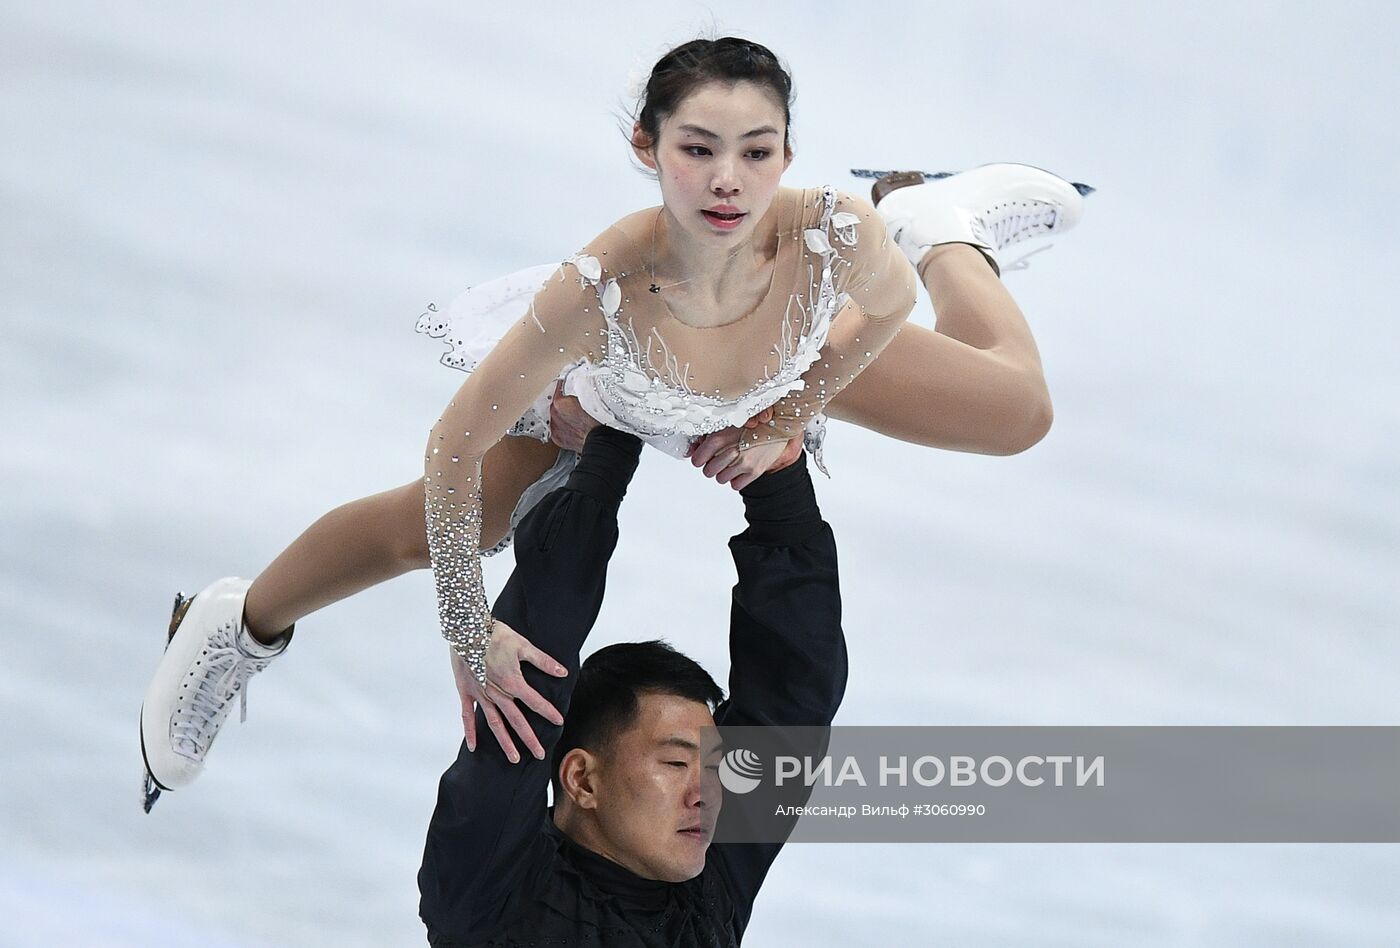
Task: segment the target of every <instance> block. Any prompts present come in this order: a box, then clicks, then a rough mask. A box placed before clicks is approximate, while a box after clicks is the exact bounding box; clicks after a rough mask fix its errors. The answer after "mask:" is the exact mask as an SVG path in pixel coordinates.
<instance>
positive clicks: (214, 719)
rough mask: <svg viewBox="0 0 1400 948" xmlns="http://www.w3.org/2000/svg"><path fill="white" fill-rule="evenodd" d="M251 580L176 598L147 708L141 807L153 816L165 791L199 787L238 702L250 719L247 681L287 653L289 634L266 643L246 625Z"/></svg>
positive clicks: (224, 582) (143, 711) (225, 582)
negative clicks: (245, 603)
mask: <svg viewBox="0 0 1400 948" xmlns="http://www.w3.org/2000/svg"><path fill="white" fill-rule="evenodd" d="M251 585H252V582H251V581H249V580H246V579H221V580H219V581H217V582H215V583H212V584H211V585H210V586H209V587H208V588H206V589H205V590H204V591H203V592H201V593H199V595H197V596H195V597H194V598H193V599H186V598H185V597H184V596H183V595H176V597H175V611H174V614H173V615H171V617H170V635H169V638H168V639H167V641H166V646H165V656H164V657H163V658H162V659H161V661H160V665H159V666H158V667H157V668H156V674H155V677H154V678H153V679H152V680H151V684H150V687H148V688H147V689H146V699H145V701H144V702H143V703H142V705H141V755H142V757H143V758H145V762H146V777H145V781H144V783H143V785H142V797H143V799H142V806H143V808H144V809H145V811H146V812H147V813H149V812H151V807H152V806H154V805H155V802H156V799H157V798H158V797H159V796H160V792H161V791H162V790H175V789H178V788H180V787H183V786H185V785H186V784H188V783H190V782H192V781H193V780H194V779H195V778H196V777H198V776H199V773H200V771H201V770H203V769H204V758H205V756H206V755H207V754H208V753H209V746H210V745H211V744H213V743H214V738H215V737H217V736H218V734H219V729H220V728H221V727H223V724H224V719H225V718H227V717H228V712H229V709H230V707H232V705H233V701H234V699H237V700H238V702H239V705H240V709H241V711H240V713H241V717H240V720H246V719H247V717H248V679H250V678H252V677H253V676H254V675H256V674H257V673H258V672H260V671H262V670H263V669H264V668H266V667H267V666H268V665H269V664H270V663H271V662H272V660H273V659H274V658H276V657H277V656H278V655H281V654H282V652H283V650H285V649H286V647H287V643H288V642H289V641H291V637H292V630H291V629H288V630H287V631H286V632H285V633H283V635H282V636H281V637H280V638H279V639H278V640H277V642H276V643H275V644H273V645H264V644H262V643H261V642H259V641H258V640H257V639H255V638H253V637H252V635H250V634H249V632H248V629H247V628H246V627H245V626H244V624H243V600H244V599H245V597H246V596H247V593H248V587H249V586H251Z"/></svg>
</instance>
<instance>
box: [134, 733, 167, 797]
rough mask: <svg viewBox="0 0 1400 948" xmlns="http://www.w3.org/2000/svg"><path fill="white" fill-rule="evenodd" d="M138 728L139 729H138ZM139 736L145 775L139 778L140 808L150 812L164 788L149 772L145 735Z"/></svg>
mask: <svg viewBox="0 0 1400 948" xmlns="http://www.w3.org/2000/svg"><path fill="white" fill-rule="evenodd" d="M138 730H139V729H138ZM140 736H141V765H142V768H143V769H144V770H145V775H144V776H143V777H142V778H141V809H142V811H143V812H146V813H149V812H151V807H153V806H155V805H156V801H157V800H159V799H160V792H161V791H162V790H164V789H165V788H164V787H162V786H161V785H160V784H159V783H157V782H156V778H155V775H154V774H152V773H151V765H150V764H149V763H148V762H147V761H146V735H145V734H144V733H143V734H141V735H140Z"/></svg>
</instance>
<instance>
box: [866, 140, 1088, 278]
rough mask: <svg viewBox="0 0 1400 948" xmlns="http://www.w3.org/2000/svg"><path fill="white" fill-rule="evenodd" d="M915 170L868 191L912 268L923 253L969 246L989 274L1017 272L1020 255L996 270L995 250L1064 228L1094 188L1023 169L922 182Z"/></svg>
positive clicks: (1005, 167)
mask: <svg viewBox="0 0 1400 948" xmlns="http://www.w3.org/2000/svg"><path fill="white" fill-rule="evenodd" d="M926 177H927V176H926V175H925V174H924V173H923V172H920V171H896V172H892V173H890V174H887V175H884V176H883V177H881V178H880V179H879V180H878V181H876V182H875V184H874V186H873V187H872V188H871V189H870V195H871V198H872V200H873V201H874V202H875V207H876V209H877V210H878V211H879V212H880V216H882V217H883V218H884V219H885V226H886V227H887V228H888V229H889V232H890V237H891V238H893V240H894V241H895V243H897V244H898V245H899V249H901V250H903V251H904V255H905V256H906V257H908V258H909V262H910V263H912V264H914V266H915V267H917V266H918V265H919V261H920V260H922V259H923V256H924V254H925V253H926V252H927V251H928V249H929V248H930V247H933V246H936V245H938V244H952V243H959V244H971V245H972V246H974V247H976V248H977V249H978V250H980V251H982V253H983V254H984V255H985V256H986V258H987V260H988V261H989V262H990V263H991V265H992V269H994V270H996V272H997V275H998V276H1000V275H1001V274H1002V272H1003V271H1010V270H1023V269H1025V267H1026V263H1025V261H1026V259H1027V258H1028V257H1030V256H1032V254H1034V253H1039V252H1040V250H1048V249H1050V248H1049V246H1045V247H1041V248H1040V250H1036V251H1033V252H1032V254H1026V255H1025V256H1023V257H1021V258H1020V259H1018V260H1016V261H1015V262H1013V263H1011V264H1008V265H1007V266H1005V267H1003V266H1002V265H1001V260H1000V257H999V256H998V255H999V254H1000V252H1001V251H1002V250H1004V249H1005V248H1007V247H1010V246H1011V245H1012V244H1015V243H1019V242H1020V241H1023V240H1027V239H1029V238H1032V237H1040V236H1044V235H1049V234H1059V233H1063V232H1064V231H1067V230H1069V229H1070V228H1071V227H1073V226H1074V225H1075V224H1076V223H1078V221H1079V216H1080V214H1081V213H1082V211H1083V207H1084V198H1085V196H1087V195H1089V194H1091V193H1093V190H1094V189H1093V188H1091V187H1089V186H1088V185H1085V184H1071V183H1070V182H1068V181H1066V180H1064V179H1063V178H1059V177H1056V176H1055V175H1053V174H1051V173H1050V172H1048V171H1042V170H1040V169H1039V168H1032V167H1031V166H1030V165H1017V164H994V165H982V166H981V167H980V168H973V169H972V170H971V171H964V172H962V173H960V174H953V175H943V176H938V177H936V178H935V180H926Z"/></svg>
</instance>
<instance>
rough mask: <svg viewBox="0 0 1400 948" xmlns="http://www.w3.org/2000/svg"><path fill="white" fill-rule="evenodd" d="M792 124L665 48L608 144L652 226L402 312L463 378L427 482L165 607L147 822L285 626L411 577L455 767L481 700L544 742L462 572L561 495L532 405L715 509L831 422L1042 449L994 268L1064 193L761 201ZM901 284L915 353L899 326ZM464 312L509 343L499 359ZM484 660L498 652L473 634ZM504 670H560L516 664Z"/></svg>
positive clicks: (749, 51) (560, 471)
mask: <svg viewBox="0 0 1400 948" xmlns="http://www.w3.org/2000/svg"><path fill="white" fill-rule="evenodd" d="M791 101H792V85H791V80H790V78H789V76H788V74H787V72H786V71H785V70H784V69H783V67H782V66H781V65H780V64H779V62H778V60H777V58H776V57H775V56H774V55H773V53H772V52H770V51H769V50H768V49H766V48H765V47H763V46H759V45H758V44H756V43H752V42H749V41H747V40H742V39H736V38H733V37H725V38H722V39H717V40H704V39H701V40H694V41H692V42H689V43H686V44H684V45H682V46H679V47H677V48H676V49H673V50H672V51H670V52H669V53H667V54H666V55H665V56H663V57H662V58H661V59H660V61H658V62H657V64H656V66H655V67H654V69H653V70H652V73H651V76H650V78H649V80H648V82H647V86H646V91H645V93H644V94H643V97H642V99H641V102H640V103H639V105H640V109H639V112H638V114H637V121H636V123H635V125H634V127H633V132H632V147H633V150H634V153H635V154H636V156H637V158H638V159H639V160H640V161H641V162H642V163H643V164H645V165H646V166H647V167H648V168H650V169H652V170H654V171H655V173H656V176H657V179H658V182H659V184H660V186H661V196H662V205H661V206H660V207H653V208H647V209H645V210H642V211H638V212H636V213H633V214H629V215H627V216H626V217H623V218H622V219H620V220H619V221H617V223H616V224H614V225H613V226H611V227H609V228H608V229H607V230H605V231H604V232H603V233H602V234H600V235H599V236H598V237H597V238H595V239H594V240H593V241H591V242H590V243H589V244H588V245H587V246H586V247H585V248H584V249H583V251H582V252H580V253H578V254H576V255H575V256H573V257H571V258H569V259H568V260H566V261H565V262H564V263H563V264H560V265H557V266H556V265H551V266H549V267H546V268H535V269H534V270H531V271H522V272H521V273H518V274H513V275H512V276H511V277H508V278H505V280H504V281H498V282H497V283H495V284H489V285H487V286H483V287H481V288H479V291H469V292H468V293H467V294H464V296H463V297H462V298H460V299H459V301H458V303H457V304H454V306H453V307H451V308H449V309H448V310H447V311H445V312H443V313H441V314H439V313H436V312H430V313H428V314H425V317H424V319H423V320H421V321H420V326H419V328H420V330H422V331H425V332H428V333H429V334H431V335H434V336H439V337H442V338H444V339H445V340H446V341H447V343H448V344H449V346H450V347H451V351H450V352H449V353H448V354H447V355H446V356H444V357H443V361H444V362H445V363H447V364H448V365H453V366H455V367H458V368H463V369H466V370H468V371H469V373H470V374H469V375H468V377H467V379H466V381H465V382H464V383H463V384H462V386H461V388H460V390H459V391H458V392H457V394H456V396H455V397H454V398H453V399H452V401H451V402H450V403H449V404H448V406H447V408H446V409H445V410H444V412H443V414H442V417H441V418H440V419H439V420H438V422H437V424H436V425H435V426H434V427H433V429H432V433H431V435H430V436H429V439H428V444H427V449H426V456H425V458H424V461H425V469H424V477H423V478H422V479H421V480H416V481H414V482H412V483H410V484H407V485H405V486H403V487H400V488H397V489H394V490H390V491H386V492H385V493H382V494H377V495H375V496H372V497H367V498H364V499H362V500H359V501H355V502H353V503H350V504H346V505H345V506H342V507H339V508H337V509H336V510H333V511H331V512H330V513H328V514H326V515H325V516H324V517H322V518H321V519H320V520H318V521H317V522H316V523H315V524H313V525H312V526H311V527H310V528H309V529H308V530H307V531H306V532H305V533H303V534H302V535H301V536H300V537H298V538H297V539H296V540H295V541H294V542H293V543H292V545H291V546H290V547H288V548H287V550H286V551H285V552H283V553H282V554H281V555H280V556H278V557H277V559H276V560H274V561H273V563H272V564H271V565H270V566H268V567H267V569H266V570H264V571H263V572H262V573H261V574H260V575H259V576H258V578H257V579H256V580H254V581H253V582H251V583H249V582H248V581H247V580H240V579H223V580H219V581H217V582H215V583H213V584H212V585H210V586H209V587H208V588H206V589H205V590H204V591H203V592H201V593H199V594H198V595H197V596H195V597H194V598H193V599H192V600H185V599H184V598H183V597H177V600H176V609H175V614H174V616H173V617H172V620H171V639H170V642H169V644H168V646H167V650H166V653H165V656H164V658H163V659H162V661H161V664H160V667H159V668H158V669H157V672H156V675H155V678H154V680H153V681H152V683H151V685H150V688H149V689H148V691H147V694H146V698H145V703H144V704H143V707H142V715H141V740H142V750H143V754H144V756H145V760H146V767H147V774H146V785H145V791H146V801H145V803H146V809H147V810H149V809H150V806H151V804H152V803H153V802H154V800H155V797H157V796H158V795H159V793H160V790H161V789H169V788H174V787H180V786H184V785H185V784H187V783H189V782H190V781H191V780H193V779H194V778H195V777H196V776H197V775H198V773H199V772H200V770H201V769H202V767H203V764H204V759H205V756H206V754H207V752H208V749H209V746H210V743H211V742H212V741H213V739H214V737H215V736H216V735H217V734H218V731H219V729H220V727H221V726H222V724H223V722H224V720H225V718H226V717H227V714H228V711H229V709H230V708H231V706H232V704H233V701H234V700H235V699H238V700H239V701H240V703H242V704H243V712H244V714H246V689H247V683H248V680H249V678H250V677H251V676H252V675H253V674H255V673H257V672H258V671H261V670H262V669H263V668H264V667H266V665H267V664H268V663H269V662H270V661H271V660H272V659H273V658H275V657H276V656H277V655H279V654H280V653H281V652H282V651H283V650H284V649H285V648H286V645H287V642H288V641H289V640H290V638H291V633H292V626H293V623H295V622H296V621H297V620H299V619H300V618H301V617H303V616H305V615H307V614H309V613H311V612H313V611H315V610H316V609H319V608H321V607H322V606H325V605H328V604H329V603H332V602H335V601H337V600H340V599H343V598H344V597H346V596H349V595H352V594H353V593H355V592H358V591H359V590H361V589H365V588H367V587H369V586H372V585H374V584H376V583H380V582H383V581H384V580H386V579H389V578H391V577H394V576H398V575H400V574H402V573H404V572H407V571H408V570H411V569H419V568H424V567H427V566H431V567H432V569H433V573H434V578H435V581H436V586H437V595H438V602H439V615H440V619H441V623H442V630H443V634H444V636H445V637H446V638H447V639H448V641H449V642H450V643H451V645H452V648H453V650H454V652H455V653H456V655H457V659H456V661H457V662H458V668H459V671H462V672H464V673H461V674H459V676H458V677H459V683H460V687H461V691H462V701H463V718H464V726H465V729H466V731H467V737H468V743H469V744H471V745H472V746H474V744H475V718H474V704H475V703H480V704H481V706H482V709H483V712H484V713H485V715H486V718H487V721H488V724H489V726H491V728H492V730H493V732H494V733H495V734H496V736H497V738H498V740H500V741H501V742H502V745H503V747H505V749H506V751H507V754H508V755H510V756H511V758H512V759H518V757H517V755H516V752H515V748H514V745H513V744H512V743H511V742H510V740H509V738H508V736H507V734H506V731H505V725H504V723H503V722H502V714H503V713H504V714H505V715H507V717H508V718H509V720H510V722H511V724H512V726H514V727H515V728H516V730H517V731H518V732H519V733H520V735H521V738H522V739H523V740H524V741H525V743H526V746H527V747H529V748H530V749H531V750H532V751H534V752H535V753H536V754H537V756H538V755H539V754H540V753H542V752H541V751H540V749H539V747H538V742H537V741H535V739H534V735H533V733H532V732H530V729H529V728H528V727H527V726H525V722H524V718H523V716H522V715H521V714H520V711H519V709H518V708H517V707H516V706H515V702H514V698H513V697H512V695H511V694H508V693H507V692H508V691H509V692H512V693H513V694H514V695H517V696H519V697H520V698H521V700H524V701H525V702H526V704H527V705H528V706H530V707H533V708H535V710H536V711H538V712H540V713H541V714H543V715H545V716H546V717H547V718H549V719H551V720H553V721H555V723H559V717H558V714H557V712H556V711H554V709H553V708H551V707H549V706H548V705H547V704H543V706H540V704H542V702H541V703H540V704H536V703H532V702H533V698H532V697H531V695H529V694H527V693H525V691H524V690H523V689H521V688H520V687H518V685H519V683H520V682H516V683H515V684H514V685H510V684H507V683H505V682H500V681H498V682H495V683H491V682H487V681H485V674H484V672H485V665H484V655H485V653H486V649H487V646H488V644H490V643H491V641H492V636H493V620H492V618H491V615H490V610H489V606H488V604H487V601H486V596H485V593H484V590H483V587H482V580H481V567H480V559H479V555H480V554H479V551H480V550H491V549H492V548H493V547H496V546H497V545H499V544H501V543H502V541H504V540H506V539H508V537H509V534H510V531H511V527H512V522H513V521H512V516H513V515H514V517H515V518H516V519H518V517H519V516H520V515H521V514H523V512H524V508H526V507H528V505H529V504H530V503H532V502H533V500H535V499H538V497H539V496H542V495H543V493H545V492H547V490H548V489H549V488H550V487H551V486H552V485H553V484H554V483H557V482H558V480H562V477H564V476H567V473H568V469H569V466H570V464H571V463H572V459H573V455H572V453H571V452H561V451H560V449H559V447H558V446H557V445H556V444H555V443H553V442H552V441H551V440H550V433H549V422H548V419H549V408H550V405H549V402H550V399H551V398H552V397H553V395H554V393H555V392H556V389H557V390H559V391H561V392H562V394H564V395H567V396H571V397H576V398H578V399H579V401H580V403H581V404H582V406H583V408H584V409H585V410H586V411H587V413H588V414H589V415H591V416H592V417H593V418H595V419H597V420H598V421H600V422H602V423H604V424H608V425H611V426H613V427H617V428H620V429H623V430H627V431H631V432H632V433H634V434H637V435H638V436H640V437H642V438H644V439H645V440H647V441H649V442H651V443H652V444H654V445H656V446H658V447H660V448H662V449H663V450H667V451H669V452H670V453H672V454H675V455H677V456H682V457H683V456H687V455H689V456H690V457H691V460H692V463H694V464H695V465H696V466H699V467H703V468H704V472H705V474H706V475H707V476H712V477H715V478H716V480H718V481H720V482H721V483H727V484H729V485H730V486H731V487H734V488H736V489H737V488H740V487H743V486H744V485H746V484H747V483H749V482H750V481H752V480H753V479H755V478H757V477H759V476H760V475H762V474H763V473H764V472H765V471H767V470H769V469H770V468H772V467H774V466H775V465H778V464H781V463H784V462H785V461H787V460H791V459H792V458H795V457H796V455H797V452H798V451H799V450H800V449H801V447H802V445H803V443H804V439H805V443H806V444H807V446H808V447H809V449H810V450H811V452H812V453H813V455H814V459H815V460H816V461H817V463H818V465H820V463H821V462H820V458H821V452H820V447H821V441H822V438H823V436H824V433H825V428H824V424H825V419H826V417H827V416H829V417H832V418H837V419H841V420H844V421H849V422H854V423H855V424H859V425H863V426H864V427H866V428H870V429H872V430H875V431H879V432H881V433H883V434H886V435H889V436H890V437H893V438H899V439H901V440H904V441H910V442H913V443H915V444H923V445H929V446H933V447H940V448H947V449H952V450H959V451H973V452H980V453H986V454H1011V453H1015V452H1018V451H1021V450H1024V449H1025V448H1027V447H1029V446H1030V445H1032V444H1034V443H1035V442H1036V441H1038V440H1039V439H1040V438H1041V437H1042V436H1043V435H1044V433H1045V431H1046V430H1047V428H1048V426H1049V423H1050V403H1049V396H1048V393H1047V391H1046V388H1045V381H1044V377H1043V374H1042V371H1041V365H1040V358H1039V354H1038V352H1037V350H1036V346H1035V341H1034V339H1033V338H1032V336H1031V332H1030V329H1029V328H1028V326H1027V325H1026V322H1025V319H1024V317H1023V316H1022V315H1021V312H1020V310H1019V309H1018V308H1017V306H1016V303H1015V301H1014V300H1012V298H1011V296H1010V295H1009V294H1008V293H1007V292H1006V290H1005V289H1004V287H1003V286H1002V284H1001V282H1000V280H999V275H1000V270H999V263H998V257H997V254H998V252H999V251H1000V250H1001V249H1002V248H1004V247H1006V246H1008V245H1010V244H1012V243H1015V242H1016V241H1019V240H1021V239H1024V238H1026V237H1031V236H1039V235H1042V234H1047V233H1058V232H1060V231H1063V230H1065V229H1067V228H1069V227H1070V226H1072V225H1073V224H1074V223H1075V221H1076V220H1077V219H1078V216H1079V213H1080V209H1081V195H1080V192H1079V191H1078V190H1076V188H1075V187H1074V186H1072V185H1071V184H1069V183H1068V182H1066V181H1063V180H1062V179H1060V178H1057V177H1055V176H1054V175H1051V174H1048V173H1046V172H1043V171H1039V170H1038V169H1034V168H1029V167H1027V166H1024V165H987V166H984V167H981V168H978V169H975V170H973V171H969V172H965V173H963V174H959V175H954V176H952V177H949V178H945V179H942V180H935V181H931V182H928V183H914V182H922V176H919V175H914V176H904V177H903V178H899V177H890V178H885V179H882V180H881V181H880V182H878V183H877V185H876V188H875V193H874V197H875V200H876V201H877V202H878V204H879V210H878V213H877V211H876V209H875V207H873V206H872V205H871V204H870V203H869V202H867V201H865V200H864V199H862V198H859V197H854V196H852V195H848V194H844V193H841V192H838V191H836V190H834V189H832V188H829V187H828V188H814V189H806V190H799V189H791V188H784V187H781V186H780V181H781V178H782V175H783V172H784V171H785V170H786V169H787V167H788V165H789V164H790V162H791V161H792V155H793V153H792V149H791V146H790V143H789V139H788V130H789V120H790V106H791ZM904 184H907V185H908V186H901V185H904ZM882 218H883V219H882ZM916 268H917V269H916ZM916 276H917V278H919V279H921V280H922V281H923V283H924V285H925V286H926V287H927V288H928V291H929V293H930V295H931V297H932V300H933V304H934V308H935V310H936V313H937V328H936V331H930V330H927V329H924V328H922V327H919V326H913V325H909V326H906V325H904V321H905V317H906V316H907V315H908V313H909V311H910V310H911V309H912V307H913V305H914V301H915V285H914V280H915V278H916ZM512 301H514V302H512ZM488 310H490V311H492V313H494V314H495V315H496V316H498V317H499V315H500V314H501V313H505V315H506V317H507V318H508V319H509V328H508V330H504V332H503V334H502V333H501V331H493V330H492V328H491V323H490V319H489V318H488V315H489V314H488V313H486V311H488ZM496 336H499V341H498V342H495V344H494V346H492V347H491V348H490V351H489V354H485V353H483V350H484V348H485V341H487V340H493V337H496ZM483 355H484V357H482V356H483ZM877 356H878V358H877ZM478 359H479V361H477V360H478ZM508 434H510V435H513V436H511V437H506V436H507V435H508ZM556 440H561V439H560V438H559V437H558V433H556ZM494 635H495V637H496V639H497V640H502V639H503V637H508V636H511V635H513V633H511V632H510V630H509V629H507V628H506V627H504V626H502V625H500V624H499V623H497V624H496V625H495V629H494ZM516 638H517V639H518V638H519V637H518V636H517V637H516ZM507 651H510V652H511V654H513V655H515V656H517V657H518V658H520V659H521V660H524V661H530V662H531V663H532V664H534V665H536V666H537V667H539V668H540V669H541V670H543V671H546V672H549V673H552V674H562V673H563V668H562V666H559V665H558V663H557V662H554V661H553V660H552V659H551V658H549V657H548V656H546V655H544V654H543V653H540V652H538V651H537V650H534V649H533V648H532V647H530V646H529V644H528V643H527V642H524V640H523V639H521V640H519V641H516V642H513V643H512V647H511V649H508V650H507ZM497 652H498V650H497V649H493V661H494V656H495V655H496V654H497ZM466 672H469V673H466ZM513 677H514V678H518V672H517V674H516V676H513ZM520 681H521V682H523V679H521V680H520ZM502 686H505V687H504V690H503V687H502ZM534 697H538V696H537V695H536V696H534ZM522 727H523V730H522Z"/></svg>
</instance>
